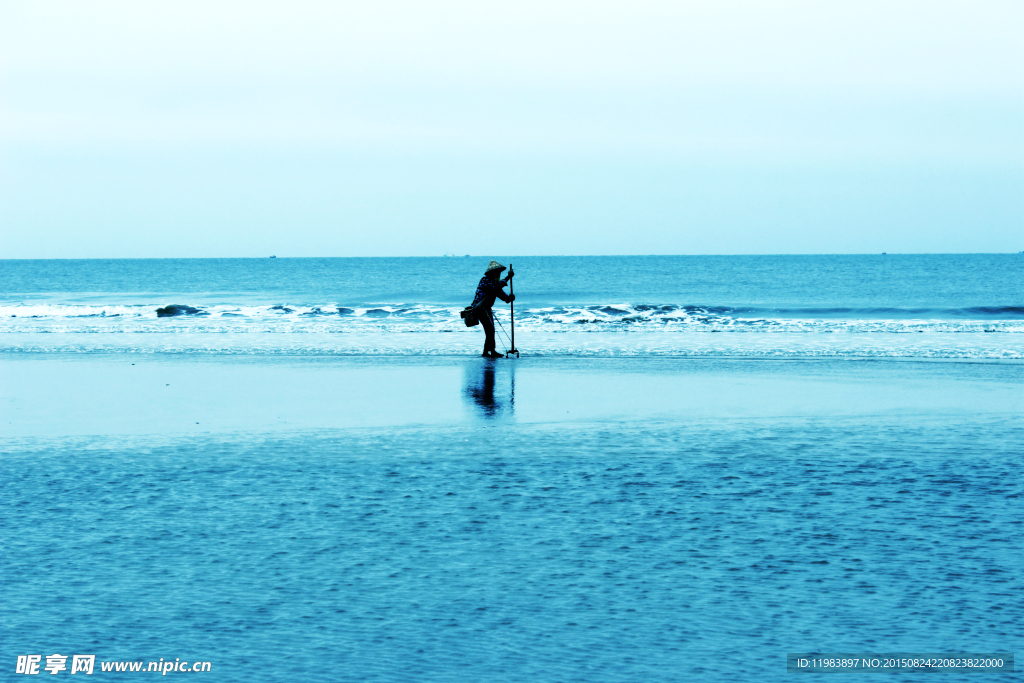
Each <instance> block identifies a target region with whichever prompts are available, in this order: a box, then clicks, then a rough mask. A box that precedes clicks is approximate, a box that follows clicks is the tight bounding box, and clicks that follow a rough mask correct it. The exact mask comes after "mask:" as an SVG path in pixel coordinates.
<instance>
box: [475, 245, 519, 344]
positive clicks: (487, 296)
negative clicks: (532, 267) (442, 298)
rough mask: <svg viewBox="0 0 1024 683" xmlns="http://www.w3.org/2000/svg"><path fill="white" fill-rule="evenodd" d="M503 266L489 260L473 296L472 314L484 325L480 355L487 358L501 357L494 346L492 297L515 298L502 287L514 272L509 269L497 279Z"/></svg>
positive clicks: (503, 268)
mask: <svg viewBox="0 0 1024 683" xmlns="http://www.w3.org/2000/svg"><path fill="white" fill-rule="evenodd" d="M503 270H505V266H503V265H501V264H500V263H498V262H497V261H491V262H490V264H489V265H488V266H487V270H485V271H484V276H483V277H482V278H480V284H478V285H477V286H476V296H474V297H473V306H472V308H473V315H474V316H475V317H476V319H477V320H479V321H480V324H481V325H483V326H484V333H485V334H486V336H485V337H484V352H483V353H482V354H480V355H482V356H485V357H487V358H501V354H500V353H498V352H497V351H496V350H495V348H494V315H493V314H492V313H491V307H493V306H494V299H495V298H498V299H501V300H502V301H504V302H506V303H510V302H512V301H515V300H516V295H515V294H506V293H505V291H504V287H505V285H506V284H508V281H509V280H511V279H512V276H513V275H515V272H513V271H511V270H510V271H509V272H508V276H507V277H505V278H503V279H498V276H499V275H501V271H503Z"/></svg>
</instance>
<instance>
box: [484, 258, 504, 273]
mask: <svg viewBox="0 0 1024 683" xmlns="http://www.w3.org/2000/svg"><path fill="white" fill-rule="evenodd" d="M492 270H496V271H498V272H501V271H503V270H505V266H503V265H501V264H500V263H498V262H497V261H491V262H490V263H489V264H488V265H487V270H485V271H484V274H487V273H489V272H491V271H492Z"/></svg>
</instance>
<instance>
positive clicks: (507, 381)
mask: <svg viewBox="0 0 1024 683" xmlns="http://www.w3.org/2000/svg"><path fill="white" fill-rule="evenodd" d="M500 372H501V376H500V377H499V376H498V373H499V370H498V368H497V367H496V366H495V364H494V363H492V362H490V361H483V362H480V363H479V364H477V363H473V364H472V365H471V366H468V367H467V368H466V375H465V383H464V384H463V395H464V397H465V401H466V403H467V404H472V405H473V406H475V407H476V408H477V409H478V410H479V411H480V414H481V415H482V416H483V417H485V418H488V419H493V418H498V417H511V416H512V413H513V411H514V410H515V404H516V374H515V367H514V366H508V365H506V366H504V368H503V369H501V370H500ZM498 380H501V385H502V386H501V387H499V386H498ZM496 390H497V395H496V394H495V391H496ZM506 392H507V393H506Z"/></svg>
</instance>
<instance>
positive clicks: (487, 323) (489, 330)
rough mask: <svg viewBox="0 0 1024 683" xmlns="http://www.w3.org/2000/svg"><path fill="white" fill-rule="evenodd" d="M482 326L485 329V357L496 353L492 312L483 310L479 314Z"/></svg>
mask: <svg viewBox="0 0 1024 683" xmlns="http://www.w3.org/2000/svg"><path fill="white" fill-rule="evenodd" d="M477 319H478V320H479V321H480V325H481V326H482V327H483V328H484V335H485V336H484V355H487V354H488V353H490V352H493V351H494V345H495V342H494V320H492V319H491V312H490V310H481V311H479V313H478V314H477Z"/></svg>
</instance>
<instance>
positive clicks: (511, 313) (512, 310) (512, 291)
mask: <svg viewBox="0 0 1024 683" xmlns="http://www.w3.org/2000/svg"><path fill="white" fill-rule="evenodd" d="M509 270H512V261H509ZM513 272H514V271H513ZM513 280H515V278H510V279H509V294H511V295H512V296H515V286H514V285H512V281H513ZM509 327H510V328H511V329H512V350H513V351H514V350H516V348H515V301H510V302H509ZM517 355H518V354H517Z"/></svg>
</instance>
